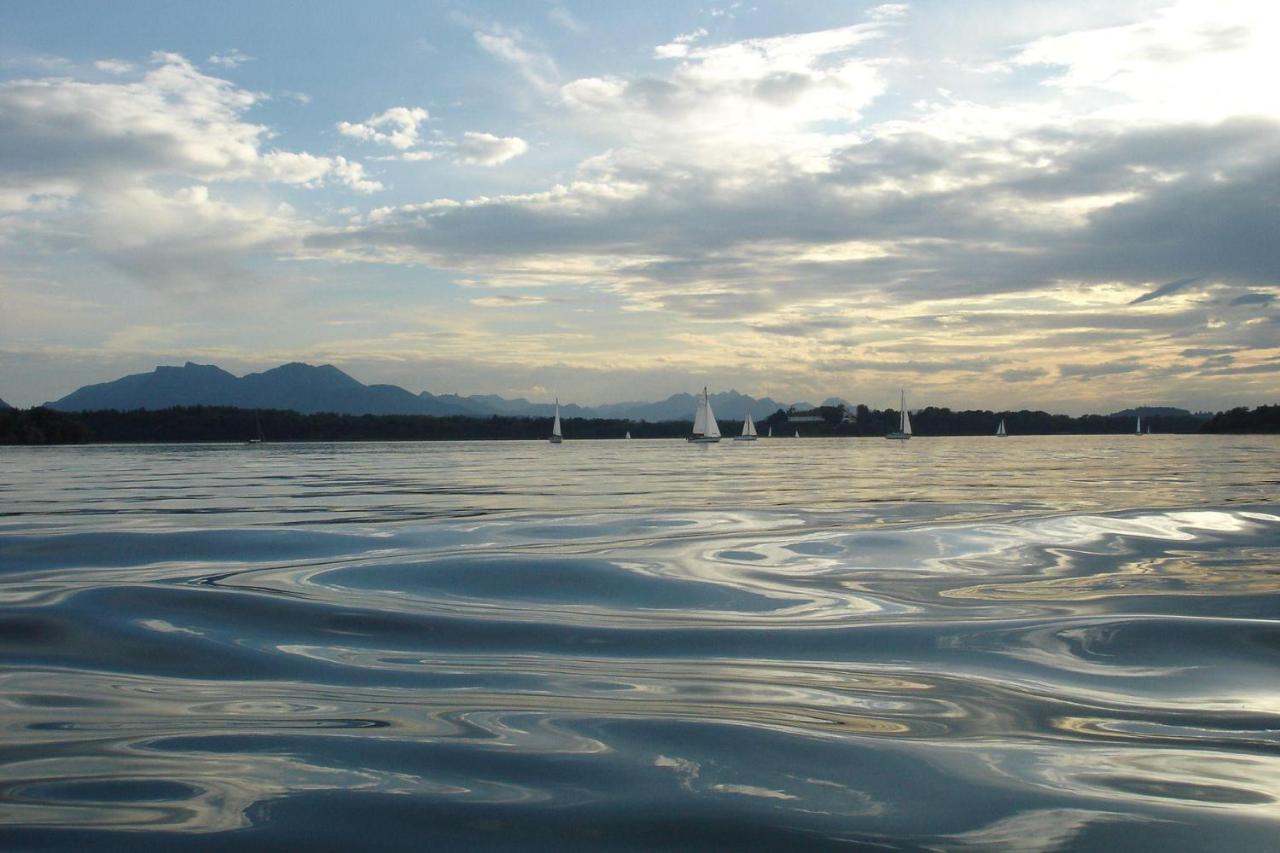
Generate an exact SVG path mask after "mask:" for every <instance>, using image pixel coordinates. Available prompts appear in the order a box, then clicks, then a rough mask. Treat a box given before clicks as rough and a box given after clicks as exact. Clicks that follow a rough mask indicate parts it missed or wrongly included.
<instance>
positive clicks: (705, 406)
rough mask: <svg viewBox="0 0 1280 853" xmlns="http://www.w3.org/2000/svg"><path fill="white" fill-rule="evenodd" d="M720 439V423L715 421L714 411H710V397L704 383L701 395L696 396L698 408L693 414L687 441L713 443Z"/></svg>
mask: <svg viewBox="0 0 1280 853" xmlns="http://www.w3.org/2000/svg"><path fill="white" fill-rule="evenodd" d="M719 440H720V425H719V424H718V423H716V416H715V413H714V412H712V411H711V397H710V395H708V394H707V388H706V386H705V385H704V386H703V388H702V395H701V396H700V397H698V409H697V411H696V412H694V414H693V435H691V436H689V441H691V442H693V443H695V444H714V443H716V442H717V441H719Z"/></svg>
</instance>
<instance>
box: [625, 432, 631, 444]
mask: <svg viewBox="0 0 1280 853" xmlns="http://www.w3.org/2000/svg"><path fill="white" fill-rule="evenodd" d="M625 437H626V439H627V441H630V440H631V430H627V434H626V436H625Z"/></svg>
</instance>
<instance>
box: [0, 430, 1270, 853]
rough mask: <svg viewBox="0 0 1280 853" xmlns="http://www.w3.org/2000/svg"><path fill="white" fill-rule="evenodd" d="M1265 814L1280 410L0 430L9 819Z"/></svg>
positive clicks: (871, 835)
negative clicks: (170, 442)
mask: <svg viewBox="0 0 1280 853" xmlns="http://www.w3.org/2000/svg"><path fill="white" fill-rule="evenodd" d="M1278 840H1280V440H1277V439H1276V438H1274V437H1272V438H1262V437H1193V436H1151V437H1147V438H1134V437H1131V436H1113V437H1070V438H1021V437H1014V438H1010V439H1008V440H1006V441H997V440H995V439H974V438H968V439H916V440H913V441H911V442H910V443H909V444H908V445H906V446H900V445H898V444H896V443H890V442H886V441H883V440H878V439H863V440H804V439H802V440H798V441H797V440H795V439H774V440H772V441H767V440H762V441H760V442H758V443H757V444H755V445H753V446H751V445H748V446H744V445H741V444H738V445H735V444H733V443H725V444H721V445H719V446H715V447H710V448H706V447H695V446H688V445H686V444H684V443H683V442H670V441H631V442H622V441H613V442H573V441H570V442H567V443H566V444H564V445H563V446H561V447H551V446H548V445H546V444H544V443H536V444H534V443H497V442H494V443H467V444H354V445H264V446H258V447H242V446H212V445H210V446H196V447H174V446H147V447H118V446H117V447H87V448H50V449H14V448H5V449H0V848H4V849H44V848H72V847H76V848H81V847H94V846H96V847H99V848H129V849H137V848H138V847H139V846H142V847H144V848H146V847H155V848H162V849H166V850H184V849H188V848H199V849H204V848H224V849H236V850H253V849H286V848H290V847H292V848H293V849H301V848H302V847H303V846H307V847H310V848H312V849H333V850H360V849H371V848H403V849H406V850H422V849H441V848H443V849H449V848H453V849H468V850H475V849H485V848H506V847H513V848H523V849H530V848H542V849H562V848H563V847H565V846H566V845H576V846H580V847H593V848H626V849H654V848H658V847H664V846H665V847H682V848H698V849H731V850H748V849H771V848H782V847H784V846H791V847H802V848H804V849H819V848H824V847H858V846H870V845H876V846H880V847H887V848H904V849H918V848H922V847H924V848H939V849H970V848H976V849H1030V850H1040V849H1063V848H1066V849H1115V848H1117V847H1121V846H1123V847H1125V848H1127V849H1158V850H1162V851H1169V850H1185V849H1220V850H1264V849H1276V846H1277V844H1278V843H1280V841H1278Z"/></svg>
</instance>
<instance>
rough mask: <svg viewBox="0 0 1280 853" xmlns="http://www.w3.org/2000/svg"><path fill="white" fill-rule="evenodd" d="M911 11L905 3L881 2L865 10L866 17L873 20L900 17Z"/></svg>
mask: <svg viewBox="0 0 1280 853" xmlns="http://www.w3.org/2000/svg"><path fill="white" fill-rule="evenodd" d="M910 11H911V7H910V6H909V5H908V4H906V3H881V4H880V5H879V6H873V7H872V8H870V9H868V10H867V17H868V18H870V19H871V20H873V21H883V20H890V19H894V18H901V17H903V16H905V15H906V14H907V13H908V12H910Z"/></svg>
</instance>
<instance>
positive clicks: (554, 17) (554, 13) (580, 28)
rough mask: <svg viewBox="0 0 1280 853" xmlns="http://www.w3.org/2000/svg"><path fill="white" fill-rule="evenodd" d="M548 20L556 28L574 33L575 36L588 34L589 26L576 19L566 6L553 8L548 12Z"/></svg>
mask: <svg viewBox="0 0 1280 853" xmlns="http://www.w3.org/2000/svg"><path fill="white" fill-rule="evenodd" d="M547 19H548V20H550V21H551V23H553V24H555V25H556V26H558V27H561V28H562V29H565V30H568V31H569V32H571V33H573V34H574V35H575V36H582V35H586V34H587V31H588V30H587V25H586V24H584V23H582V21H580V20H578V19H577V18H575V17H574V16H573V13H572V12H570V11H569V10H568V9H566V8H565V7H564V6H552V7H551V8H550V9H549V10H547Z"/></svg>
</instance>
